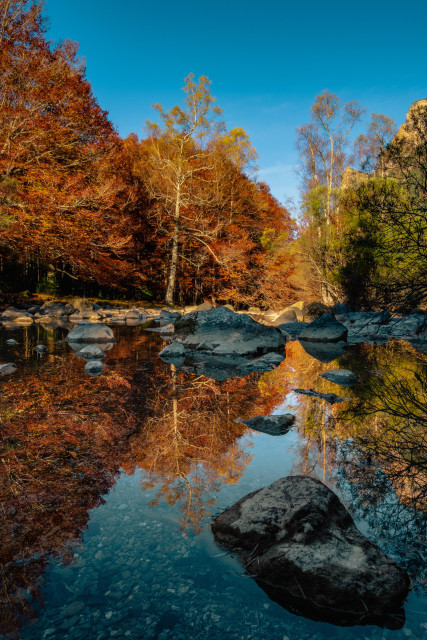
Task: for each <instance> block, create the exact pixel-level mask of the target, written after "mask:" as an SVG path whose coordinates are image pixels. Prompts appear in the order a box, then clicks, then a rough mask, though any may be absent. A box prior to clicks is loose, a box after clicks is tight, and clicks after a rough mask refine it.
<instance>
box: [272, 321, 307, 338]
mask: <svg viewBox="0 0 427 640" xmlns="http://www.w3.org/2000/svg"><path fill="white" fill-rule="evenodd" d="M307 326H308V322H298V321H297V322H285V323H284V324H280V325H277V328H278V329H280V331H281V332H282V333H283V335H284V336H285V338H286V339H287V340H289V341H292V340H297V339H298V338H299V335H300V333H301V332H302V330H303V329H304V327H307Z"/></svg>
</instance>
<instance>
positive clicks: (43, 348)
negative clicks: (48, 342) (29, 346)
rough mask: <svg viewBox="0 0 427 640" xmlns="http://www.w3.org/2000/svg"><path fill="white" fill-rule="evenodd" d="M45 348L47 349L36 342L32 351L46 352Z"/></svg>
mask: <svg viewBox="0 0 427 640" xmlns="http://www.w3.org/2000/svg"><path fill="white" fill-rule="evenodd" d="M47 350H48V349H47V347H45V345H44V344H38V345H37V346H35V347H34V351H37V353H47Z"/></svg>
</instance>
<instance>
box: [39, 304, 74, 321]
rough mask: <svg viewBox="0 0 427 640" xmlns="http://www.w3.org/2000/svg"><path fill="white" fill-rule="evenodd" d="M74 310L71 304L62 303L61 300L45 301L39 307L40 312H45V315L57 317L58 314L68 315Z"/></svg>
mask: <svg viewBox="0 0 427 640" xmlns="http://www.w3.org/2000/svg"><path fill="white" fill-rule="evenodd" d="M74 311H75V309H74V307H73V305H72V304H64V303H63V302H53V301H50V302H45V303H44V304H43V305H42V306H41V308H40V312H41V313H44V314H46V315H47V316H52V317H54V318H58V317H60V316H69V315H71V314H72V313H73V312H74Z"/></svg>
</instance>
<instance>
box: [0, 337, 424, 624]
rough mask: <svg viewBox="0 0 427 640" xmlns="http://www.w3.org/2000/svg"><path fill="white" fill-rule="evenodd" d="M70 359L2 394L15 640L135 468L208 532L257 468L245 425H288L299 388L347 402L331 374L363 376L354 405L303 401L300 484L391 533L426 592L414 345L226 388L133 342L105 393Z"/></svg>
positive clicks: (6, 598)
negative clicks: (322, 491) (52, 570)
mask: <svg viewBox="0 0 427 640" xmlns="http://www.w3.org/2000/svg"><path fill="white" fill-rule="evenodd" d="M63 349H64V350H63V352H60V351H57V352H56V355H55V354H53V355H50V356H49V359H48V360H46V361H44V362H43V361H41V362H39V361H37V363H33V364H36V365H37V366H32V365H30V364H29V363H27V365H25V363H23V365H22V367H21V372H22V375H20V376H19V377H18V376H17V375H16V376H15V377H14V378H13V379H12V378H10V379H5V380H4V381H2V383H3V393H2V407H1V410H0V412H1V413H0V419H1V423H2V449H1V453H0V490H1V508H0V521H1V528H2V535H1V538H0V558H1V563H0V564H1V575H2V585H1V589H0V619H1V620H2V625H1V631H2V632H6V631H10V632H13V631H14V630H16V629H18V627H19V625H20V624H21V623H22V622H23V621H25V620H27V619H28V618H30V617H31V616H32V615H33V611H32V605H31V602H32V599H33V598H34V597H37V595H38V585H39V578H40V575H41V574H42V573H43V571H44V568H45V566H46V563H47V562H48V560H49V557H51V556H52V555H54V556H57V557H60V558H61V559H62V560H63V561H65V562H68V561H71V560H72V557H73V553H72V547H71V545H72V544H74V543H75V542H76V541H78V540H79V538H80V536H81V534H82V531H83V530H84V529H85V527H86V526H87V522H88V511H89V510H90V509H92V508H93V507H95V506H97V505H99V504H100V503H102V501H103V498H102V494H104V493H106V492H107V491H108V490H109V489H110V488H111V486H112V485H113V484H114V482H115V480H116V478H117V476H118V474H119V472H120V468H122V469H124V470H125V471H126V472H127V473H133V472H134V470H135V469H136V468H137V467H139V468H141V469H142V470H143V472H144V476H143V481H142V488H143V489H147V488H155V490H156V492H157V493H156V497H155V499H154V500H153V503H156V502H157V501H158V500H159V499H164V500H166V501H167V502H169V503H170V504H174V505H177V506H178V507H179V509H180V513H181V515H180V522H181V525H182V526H183V527H187V526H190V527H193V528H194V529H195V530H196V531H197V530H199V529H200V527H201V525H202V524H203V520H204V519H205V517H206V516H207V514H209V513H210V511H211V509H212V504H213V502H214V500H215V492H216V491H217V490H218V488H219V486H220V485H222V484H224V483H235V482H237V481H238V480H239V479H240V477H241V476H242V474H243V472H244V470H245V468H246V466H247V465H248V463H249V461H250V460H251V455H250V452H248V448H247V445H248V442H247V441H246V439H245V438H244V437H242V436H244V434H245V433H247V432H248V430H247V429H246V428H245V427H244V426H243V425H242V424H241V423H236V422H235V420H236V419H237V418H240V419H245V418H249V417H252V416H254V415H259V414H268V413H271V412H273V410H275V409H277V408H278V407H279V405H280V404H281V403H282V402H283V399H284V397H285V396H286V395H287V394H288V393H289V392H290V391H291V390H292V389H294V388H297V387H299V388H315V389H316V390H318V391H321V392H323V393H329V392H331V391H332V392H333V391H335V392H337V389H339V387H337V386H336V385H333V383H331V382H328V381H327V380H324V379H322V378H319V375H320V374H321V373H323V372H324V371H325V370H327V369H331V368H338V367H339V368H349V369H351V370H353V371H354V372H355V373H356V374H357V375H358V378H359V383H358V385H357V386H356V387H355V388H354V389H353V390H348V389H346V391H345V395H346V396H350V397H352V398H353V399H352V401H351V402H350V403H344V404H338V405H333V406H332V405H328V404H327V403H325V402H324V401H323V400H319V399H317V398H312V397H307V396H298V397H295V399H294V404H293V405H292V409H291V410H292V412H293V413H296V414H297V425H298V429H299V435H300V438H299V441H298V444H297V447H298V454H297V458H298V460H297V462H296V463H295V471H296V472H297V473H305V474H309V475H317V476H318V477H319V478H320V479H322V480H324V481H326V482H327V483H328V484H332V485H333V488H335V490H336V489H338V490H339V492H340V493H341V496H344V498H346V502H347V503H348V504H349V506H350V507H351V510H352V512H353V513H355V514H356V515H357V516H360V517H361V518H362V519H363V520H364V522H365V523H367V524H368V525H369V526H370V527H371V529H372V532H374V533H375V536H373V535H371V536H370V537H371V538H372V537H375V538H377V537H378V535H379V533H378V529H380V530H381V531H380V535H383V536H384V538H385V539H387V540H388V543H386V542H384V544H382V546H383V548H386V547H387V544H389V547H390V550H389V551H391V553H392V555H395V557H396V556H397V557H398V559H399V561H400V562H402V563H403V564H405V563H406V565H407V568H408V569H409V571H410V573H411V574H412V576H416V578H417V580H418V584H420V585H422V584H423V582H424V581H425V573H424V569H423V568H422V567H423V564H425V563H421V562H420V560H422V559H423V558H424V556H425V554H426V552H427V547H426V546H425V534H426V518H425V514H426V512H427V486H426V474H427V470H426V450H427V442H426V440H427V435H426V410H425V404H426V379H427V373H426V369H427V365H426V360H427V357H426V356H424V355H422V354H419V353H417V352H416V351H415V350H413V349H412V348H411V347H409V346H408V345H407V344H405V343H390V344H389V345H387V346H386V347H378V348H375V347H369V346H366V345H359V346H358V347H356V348H354V349H353V350H352V351H349V352H348V353H347V354H345V355H344V356H342V357H340V358H339V360H336V361H334V362H333V363H332V364H329V365H325V364H323V363H321V362H319V361H317V360H314V359H313V358H312V357H311V356H310V355H308V354H307V353H306V351H305V350H304V349H303V348H302V346H301V345H300V344H299V343H297V342H295V343H291V344H288V346H287V352H288V353H287V359H286V360H285V361H284V362H283V363H282V364H281V365H280V367H278V368H277V369H276V370H274V371H271V372H268V373H266V374H264V375H262V376H259V375H257V374H250V375H249V376H247V377H246V378H232V379H228V380H225V381H224V382H216V381H214V380H210V379H208V378H206V377H202V376H195V375H191V374H188V373H185V372H183V371H180V370H175V368H174V367H173V366H170V365H167V364H166V363H163V362H162V361H161V360H159V358H158V357H157V353H158V351H159V345H158V342H157V341H156V340H155V339H152V338H149V337H141V338H140V340H139V342H138V343H136V344H135V340H134V338H132V341H126V340H123V339H121V340H119V341H118V343H117V344H116V345H115V346H114V348H113V349H112V350H111V352H108V354H107V358H106V361H107V368H106V370H105V372H104V373H103V375H102V376H100V377H97V378H88V377H87V376H86V375H85V374H84V373H83V367H84V362H83V361H81V360H79V359H77V358H74V357H73V356H72V355H70V354H69V353H67V352H66V350H65V347H64V348H63ZM28 353H29V354H30V356H29V357H33V355H31V354H32V353H33V352H32V348H31V344H29V350H28ZM338 393H339V391H338ZM381 532H382V533H381Z"/></svg>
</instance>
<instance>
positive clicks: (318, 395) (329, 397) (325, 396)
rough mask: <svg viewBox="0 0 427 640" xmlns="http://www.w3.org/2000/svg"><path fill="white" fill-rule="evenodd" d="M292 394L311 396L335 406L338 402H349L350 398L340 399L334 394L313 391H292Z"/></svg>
mask: <svg viewBox="0 0 427 640" xmlns="http://www.w3.org/2000/svg"><path fill="white" fill-rule="evenodd" d="M294 393H299V394H301V395H304V396H313V397H314V398H320V399H321V400H326V402H329V404H337V403H338V402H349V400H351V398H341V396H337V395H336V394H335V393H321V392H320V391H315V390H314V389H294Z"/></svg>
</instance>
